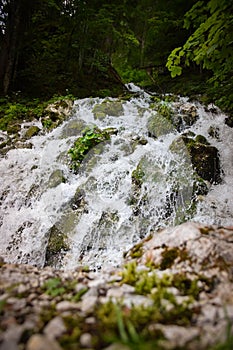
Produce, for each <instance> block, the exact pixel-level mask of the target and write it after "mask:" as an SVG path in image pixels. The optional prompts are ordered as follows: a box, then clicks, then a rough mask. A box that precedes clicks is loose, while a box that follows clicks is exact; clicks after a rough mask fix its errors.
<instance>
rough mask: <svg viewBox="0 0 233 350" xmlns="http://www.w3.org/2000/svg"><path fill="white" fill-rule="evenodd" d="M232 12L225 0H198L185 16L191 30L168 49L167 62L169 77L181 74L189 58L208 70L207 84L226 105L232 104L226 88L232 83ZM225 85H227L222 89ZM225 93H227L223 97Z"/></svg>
mask: <svg viewBox="0 0 233 350" xmlns="http://www.w3.org/2000/svg"><path fill="white" fill-rule="evenodd" d="M232 13H233V5H232V2H229V1H228V0H209V1H208V2H207V3H204V2H203V1H198V2H197V3H196V4H195V5H194V6H193V7H192V8H191V10H190V11H188V12H187V13H186V15H185V19H184V27H185V28H186V29H190V28H192V27H193V29H194V31H193V33H192V34H191V35H190V36H189V38H188V39H187V41H186V42H185V44H184V45H183V46H182V47H181V46H180V47H177V48H175V49H174V50H173V51H172V52H171V54H170V55H169V57H168V59H167V64H166V66H167V68H168V69H169V71H170V72H171V76H172V77H176V76H178V75H180V74H181V73H182V70H183V67H184V66H190V64H191V63H192V62H193V63H195V64H197V65H199V66H201V67H202V68H203V69H207V70H210V71H211V72H212V76H211V78H210V79H209V84H210V86H212V88H214V91H216V93H217V94H218V93H219V92H220V95H221V99H222V100H221V99H220V100H219V102H220V104H222V105H223V106H225V107H230V106H231V105H232V102H231V101H232V94H231V92H229V91H232V86H233V80H232V65H233V56H232V43H233V32H232V24H233V15H232ZM224 86H225V87H226V89H224V92H222V91H221V90H222V88H224ZM227 90H228V91H227ZM214 91H213V92H214ZM224 94H227V97H226V96H225V98H224ZM230 94H231V95H230ZM229 95H230V96H229Z"/></svg>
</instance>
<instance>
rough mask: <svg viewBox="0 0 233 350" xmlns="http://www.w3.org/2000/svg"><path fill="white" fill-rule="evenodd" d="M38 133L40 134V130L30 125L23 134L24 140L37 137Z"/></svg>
mask: <svg viewBox="0 0 233 350" xmlns="http://www.w3.org/2000/svg"><path fill="white" fill-rule="evenodd" d="M39 132H40V128H39V127H38V126H36V125H32V126H30V128H28V129H27V131H26V132H25V134H24V138H26V139H30V138H31V137H32V136H36V135H38V133H39Z"/></svg>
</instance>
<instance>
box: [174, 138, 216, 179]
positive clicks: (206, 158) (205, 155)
mask: <svg viewBox="0 0 233 350" xmlns="http://www.w3.org/2000/svg"><path fill="white" fill-rule="evenodd" d="M184 145H185V146H186V148H187V151H186V159H187V161H190V160H191V162H192V164H193V167H194V169H195V170H196V172H197V174H198V176H200V177H201V178H202V179H203V180H206V181H209V182H210V183H216V184H218V183H220V182H221V181H222V179H221V166H220V158H219V152H218V150H217V148H216V147H214V146H211V145H210V144H209V143H208V141H207V140H206V138H205V137H204V136H202V135H197V136H195V137H194V136H193V137H189V136H187V134H183V135H182V136H181V137H179V138H178V139H177V140H176V141H174V142H173V144H172V145H171V147H170V149H171V150H172V151H174V152H178V153H179V152H180V149H182V150H183V148H184ZM187 152H188V153H187Z"/></svg>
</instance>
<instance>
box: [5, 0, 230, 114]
mask: <svg viewBox="0 0 233 350" xmlns="http://www.w3.org/2000/svg"><path fill="white" fill-rule="evenodd" d="M232 7H233V5H232V2H231V1H228V0H210V1H196V0H185V1H184V0H167V1H164V0H157V1H155V0H143V1H142V0H137V1H135V0H134V1H132V0H123V1H122V0H121V1H117V0H115V1H113V2H111V3H110V2H109V1H98V0H97V1H96V0H91V1H88V0H86V1H84V0H66V1H61V0H35V1H31V0H1V2H0V94H1V96H2V97H4V96H11V98H13V97H14V98H15V96H20V97H21V98H22V96H23V97H24V98H25V96H26V97H27V98H31V99H32V98H35V97H36V98H40V99H48V98H51V97H52V96H53V95H54V94H58V95H59V94H61V95H67V94H72V95H74V96H76V97H86V96H97V95H98V96H107V95H112V96H114V95H115V96H116V95H119V94H121V93H122V91H123V90H124V84H125V83H127V82H131V81H132V82H134V83H135V84H138V85H140V86H142V87H144V88H146V89H148V90H152V91H156V92H158V93H166V92H174V93H178V94H182V95H189V96H194V95H195V96H196V95H200V94H201V95H202V100H204V102H205V101H207V102H209V101H211V102H212V101H213V102H215V103H216V104H217V105H218V106H219V107H221V108H222V109H224V110H225V111H227V112H231V111H232V94H233V93H232V91H233V88H232V87H233V86H232V85H233V84H232V82H233V78H232V63H233V62H232V61H233V58H232V43H233V30H232V27H233V16H232V13H233V11H232V10H233V9H232ZM18 98H19V97H18Z"/></svg>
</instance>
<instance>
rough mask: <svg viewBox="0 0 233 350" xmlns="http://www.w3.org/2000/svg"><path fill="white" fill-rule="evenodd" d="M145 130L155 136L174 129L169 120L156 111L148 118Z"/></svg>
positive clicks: (165, 133)
mask: <svg viewBox="0 0 233 350" xmlns="http://www.w3.org/2000/svg"><path fill="white" fill-rule="evenodd" d="M147 130H148V133H149V135H150V136H152V137H154V138H157V137H160V136H162V135H167V134H169V133H170V132H172V131H173V130H174V126H173V125H172V123H171V122H170V120H168V118H166V117H164V116H163V115H161V114H159V113H157V114H154V115H153V116H151V117H150V118H149V120H148V123H147Z"/></svg>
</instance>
